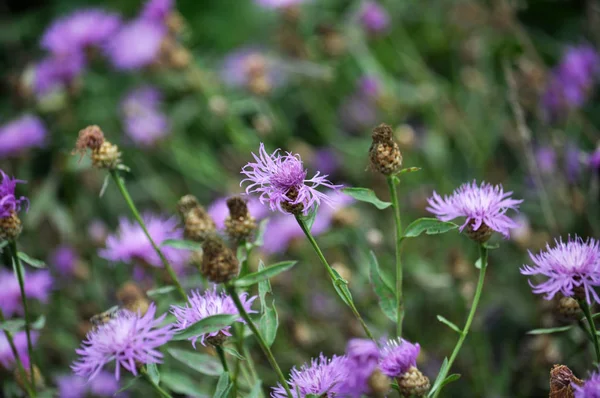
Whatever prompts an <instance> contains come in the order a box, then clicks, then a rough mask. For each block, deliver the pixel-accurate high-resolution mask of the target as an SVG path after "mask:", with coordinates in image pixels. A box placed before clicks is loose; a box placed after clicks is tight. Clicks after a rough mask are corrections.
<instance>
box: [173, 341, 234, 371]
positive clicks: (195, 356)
mask: <svg viewBox="0 0 600 398" xmlns="http://www.w3.org/2000/svg"><path fill="white" fill-rule="evenodd" d="M167 352H168V353H169V354H171V356H172V357H173V358H175V359H177V360H178V361H179V362H181V363H183V364H186V365H187V366H189V367H190V368H192V369H194V370H195V371H196V372H199V373H202V374H204V375H207V376H219V375H220V374H221V373H223V365H221V362H220V361H219V360H218V359H217V358H215V357H213V356H211V355H206V354H200V353H199V352H195V351H188V350H182V349H179V348H169V349H168V350H167Z"/></svg>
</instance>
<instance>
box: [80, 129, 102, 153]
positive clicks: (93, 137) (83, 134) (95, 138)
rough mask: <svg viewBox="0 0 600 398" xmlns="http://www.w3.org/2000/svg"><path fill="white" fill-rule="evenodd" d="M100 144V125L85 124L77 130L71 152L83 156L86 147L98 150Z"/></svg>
mask: <svg viewBox="0 0 600 398" xmlns="http://www.w3.org/2000/svg"><path fill="white" fill-rule="evenodd" d="M102 144H104V133H103V132H102V130H101V129H100V127H98V126H96V125H91V126H87V127H86V128H84V129H82V130H80V131H79V136H78V137H77V142H76V143H75V150H74V151H73V153H78V154H80V155H81V156H82V157H83V155H85V152H86V151H87V150H88V149H90V150H91V151H96V150H99V149H100V147H101V146H102Z"/></svg>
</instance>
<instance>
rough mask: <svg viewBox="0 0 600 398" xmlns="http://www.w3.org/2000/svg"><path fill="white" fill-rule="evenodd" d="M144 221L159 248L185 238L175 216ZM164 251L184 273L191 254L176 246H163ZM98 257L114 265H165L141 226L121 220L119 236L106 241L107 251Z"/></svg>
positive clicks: (156, 217) (149, 216)
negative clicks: (138, 262)
mask: <svg viewBox="0 0 600 398" xmlns="http://www.w3.org/2000/svg"><path fill="white" fill-rule="evenodd" d="M143 219H144V223H145V224H146V227H147V228H148V232H149V234H150V236H151V237H152V239H153V240H154V242H156V244H157V245H159V246H160V244H161V243H162V242H164V241H165V240H167V239H183V230H182V229H181V228H178V226H177V219H176V218H175V217H159V216H155V215H151V214H145V215H144V216H143ZM162 251H163V253H164V255H165V256H166V257H167V259H168V260H169V262H170V263H171V265H172V266H173V267H174V268H175V269H176V270H181V269H182V268H183V267H184V265H185V264H186V262H187V259H188V257H189V252H188V251H186V250H180V249H176V248H173V247H164V248H162ZM99 255H100V257H102V258H105V259H107V260H110V261H113V262H118V261H120V262H123V263H126V264H132V263H134V262H135V261H136V260H141V261H144V262H145V263H147V264H149V265H152V266H153V267H162V266H163V265H162V261H161V260H160V257H159V256H158V254H156V251H155V250H154V249H153V248H152V245H151V244H150V241H149V240H148V238H147V237H146V235H145V234H144V231H143V230H142V228H141V227H140V226H139V224H138V223H137V222H134V221H129V220H128V219H126V218H121V219H120V220H119V229H118V231H117V233H116V234H114V235H110V236H108V238H106V248H105V249H102V250H100V252H99Z"/></svg>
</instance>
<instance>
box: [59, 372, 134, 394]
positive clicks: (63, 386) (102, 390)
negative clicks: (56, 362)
mask: <svg viewBox="0 0 600 398" xmlns="http://www.w3.org/2000/svg"><path fill="white" fill-rule="evenodd" d="M56 385H57V387H58V395H59V396H60V397H61V398H85V397H87V396H88V393H89V394H93V395H94V396H97V397H113V396H115V394H116V392H117V391H119V382H118V381H117V380H115V377H114V376H113V375H112V374H110V373H109V372H105V371H101V372H100V373H98V375H96V377H94V379H92V380H90V381H88V380H86V379H85V378H83V377H81V376H77V375H73V374H71V375H65V376H60V377H58V378H57V379H56ZM116 396H117V397H125V396H126V394H125V393H120V394H117V395H116Z"/></svg>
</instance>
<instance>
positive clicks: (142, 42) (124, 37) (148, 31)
mask: <svg viewBox="0 0 600 398" xmlns="http://www.w3.org/2000/svg"><path fill="white" fill-rule="evenodd" d="M166 34H167V28H166V27H165V26H164V25H162V24H159V23H156V22H152V21H148V20H145V19H137V20H134V21H132V22H130V23H128V24H126V25H124V26H123V27H122V28H121V29H120V30H119V31H118V32H117V33H116V34H115V35H114V36H113V37H112V39H111V41H110V43H108V44H107V45H106V46H105V49H106V52H107V55H108V58H109V59H110V61H111V62H112V64H113V66H114V67H115V68H117V69H122V70H133V69H140V68H143V67H145V66H149V65H150V64H152V63H153V62H154V61H155V60H156V59H157V58H158V56H159V53H160V46H161V43H162V41H163V38H164V37H165V35H166Z"/></svg>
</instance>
